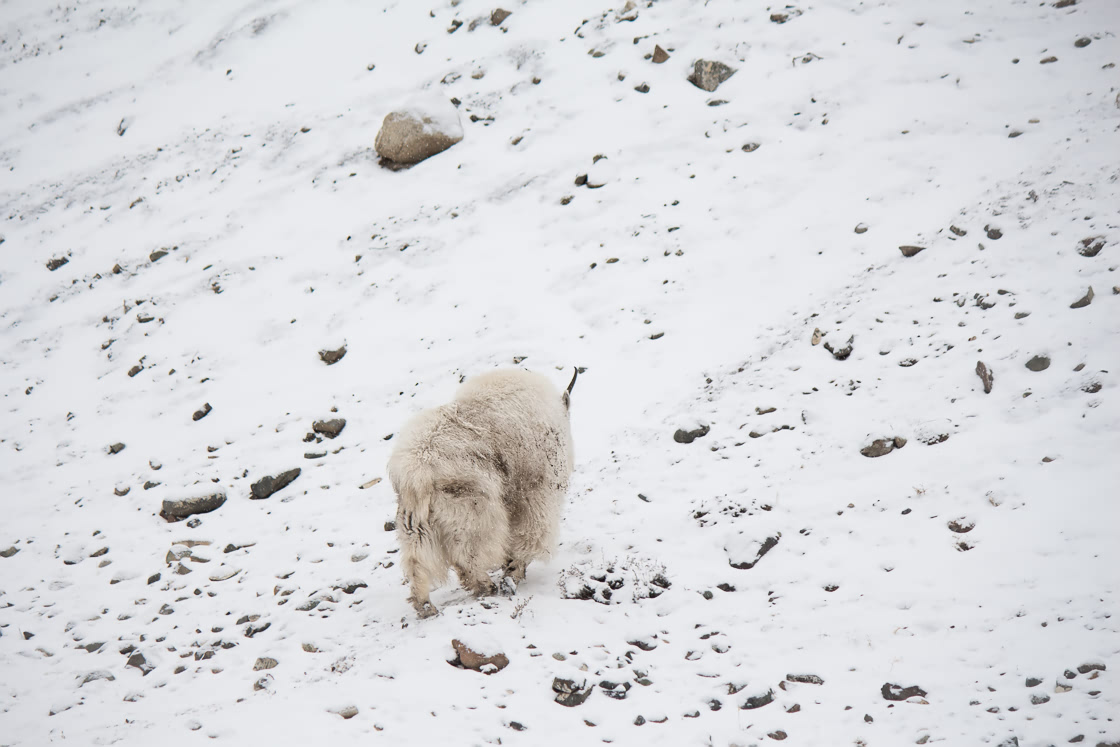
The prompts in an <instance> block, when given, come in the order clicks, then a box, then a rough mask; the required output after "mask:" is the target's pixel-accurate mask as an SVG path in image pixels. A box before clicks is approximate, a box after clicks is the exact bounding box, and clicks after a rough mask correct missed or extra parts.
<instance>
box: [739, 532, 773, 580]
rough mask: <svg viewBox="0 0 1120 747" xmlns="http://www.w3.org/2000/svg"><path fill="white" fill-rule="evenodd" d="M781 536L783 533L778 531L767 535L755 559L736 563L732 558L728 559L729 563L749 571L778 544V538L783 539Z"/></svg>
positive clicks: (741, 569)
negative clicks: (769, 535)
mask: <svg viewBox="0 0 1120 747" xmlns="http://www.w3.org/2000/svg"><path fill="white" fill-rule="evenodd" d="M781 536H782V535H781V533H778V534H776V535H774V536H773V537H767V538H766V539H765V540H763V542H762V546H761V547H760V548H758V554H757V555H755V557H754V560H745V561H743V562H741V563H736V562H734V561H732V560H731V559H728V561H727V562H728V564H729V565H730V566H731V567H732V568H736V569H738V570H740V571H749V570H750V569H751V568H754V567H755V566H756V565H758V561H760V560H762V557H763V556H764V555H766V553H768V552H770V551H771V550H773V549H774V548H775V547H777V546H778V540H779V539H781Z"/></svg>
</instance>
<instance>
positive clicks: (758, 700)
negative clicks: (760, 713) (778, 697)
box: [739, 690, 774, 711]
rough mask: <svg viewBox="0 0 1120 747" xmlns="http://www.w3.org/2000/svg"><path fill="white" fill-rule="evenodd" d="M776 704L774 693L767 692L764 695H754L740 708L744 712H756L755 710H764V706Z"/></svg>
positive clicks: (771, 691)
mask: <svg viewBox="0 0 1120 747" xmlns="http://www.w3.org/2000/svg"><path fill="white" fill-rule="evenodd" d="M773 702H774V691H773V690H767V691H766V692H764V693H763V694H762V695H752V696H751V697H749V698H747V699H746V700H745V701H743V705H741V706H739V707H740V708H742V709H743V710H744V711H750V710H754V709H755V708H762V706H765V705H770V704H771V703H773Z"/></svg>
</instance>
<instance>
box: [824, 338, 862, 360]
mask: <svg viewBox="0 0 1120 747" xmlns="http://www.w3.org/2000/svg"><path fill="white" fill-rule="evenodd" d="M855 343H856V336H855V335H852V336H851V337H849V338H848V341H847V342H846V343H845V344H844V347H842V348H833V347H832V343H830V342H826V343H825V344H824V349H825V350H827V351H828V352H830V353H832V357H833V358H835V359H836V360H838V361H846V360H848V356H850V355H851V354H852V351H853V350H855V347H856V345H855Z"/></svg>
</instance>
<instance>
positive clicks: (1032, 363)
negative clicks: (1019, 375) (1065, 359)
mask: <svg viewBox="0 0 1120 747" xmlns="http://www.w3.org/2000/svg"><path fill="white" fill-rule="evenodd" d="M1026 365H1027V368H1028V369H1030V370H1031V371H1034V372H1036V373H1037V372H1039V371H1045V370H1046V369H1048V368H1050V358H1049V357H1047V356H1045V355H1036V356H1034V357H1033V358H1031V359H1030V360H1029V361H1027V364H1026Z"/></svg>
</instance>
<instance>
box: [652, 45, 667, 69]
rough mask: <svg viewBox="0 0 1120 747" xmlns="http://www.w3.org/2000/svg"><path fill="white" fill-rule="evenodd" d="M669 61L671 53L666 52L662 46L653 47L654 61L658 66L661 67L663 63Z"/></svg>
mask: <svg viewBox="0 0 1120 747" xmlns="http://www.w3.org/2000/svg"><path fill="white" fill-rule="evenodd" d="M668 59H669V53H668V52H666V51H665V50H664V49H662V48H661V45H660V44H658V45H654V47H653V61H654V62H655V63H657V64H658V65H660V64H661V63H662V62H665V61H666V60H668Z"/></svg>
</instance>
